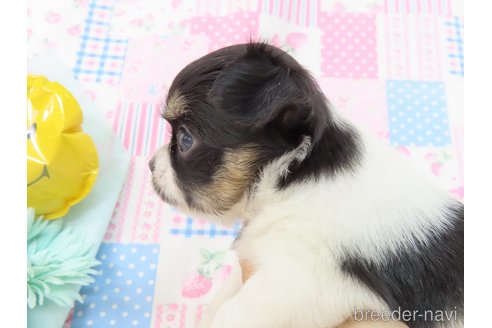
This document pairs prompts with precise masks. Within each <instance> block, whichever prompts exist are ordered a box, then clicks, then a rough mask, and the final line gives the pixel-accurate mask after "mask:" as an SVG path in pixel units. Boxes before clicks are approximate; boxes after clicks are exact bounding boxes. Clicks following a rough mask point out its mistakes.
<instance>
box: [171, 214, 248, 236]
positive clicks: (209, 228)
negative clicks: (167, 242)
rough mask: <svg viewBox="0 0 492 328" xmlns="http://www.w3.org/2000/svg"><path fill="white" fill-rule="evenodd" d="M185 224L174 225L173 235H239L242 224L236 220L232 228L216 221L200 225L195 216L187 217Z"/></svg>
mask: <svg viewBox="0 0 492 328" xmlns="http://www.w3.org/2000/svg"><path fill="white" fill-rule="evenodd" d="M183 223H184V225H183V224H179V225H178V227H173V228H171V229H170V230H169V232H170V233H171V234H172V235H179V236H184V237H186V238H190V237H193V236H206V237H210V238H215V237H234V238H235V237H237V236H238V235H239V230H240V229H241V224H240V223H239V222H236V223H235V224H234V225H233V226H232V228H230V229H227V228H225V227H222V226H219V225H216V224H214V223H207V225H206V227H198V226H197V225H198V224H197V223H196V222H195V220H193V218H191V217H187V218H186V219H185V220H184V222H183Z"/></svg>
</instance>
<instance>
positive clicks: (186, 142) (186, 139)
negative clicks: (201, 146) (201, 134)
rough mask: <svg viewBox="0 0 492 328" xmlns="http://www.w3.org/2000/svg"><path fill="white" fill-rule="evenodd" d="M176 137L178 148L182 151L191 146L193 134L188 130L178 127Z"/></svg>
mask: <svg viewBox="0 0 492 328" xmlns="http://www.w3.org/2000/svg"><path fill="white" fill-rule="evenodd" d="M177 137H178V138H177V139H178V147H179V150H180V151H182V152H183V153H185V152H187V151H188V150H190V148H191V146H193V136H192V135H191V134H190V133H189V132H188V130H186V129H185V128H183V127H180V128H179V130H178V136H177Z"/></svg>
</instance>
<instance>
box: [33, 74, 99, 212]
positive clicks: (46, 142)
mask: <svg viewBox="0 0 492 328" xmlns="http://www.w3.org/2000/svg"><path fill="white" fill-rule="evenodd" d="M27 100H28V108H27V207H33V208H35V210H36V215H43V217H44V218H46V219H56V218H59V217H62V216H63V215H65V214H66V213H67V212H68V210H69V209H70V207H71V206H72V205H74V204H77V203H78V202H80V201H81V200H82V199H83V198H84V197H85V196H87V194H88V193H89V192H90V190H91V188H92V186H93V185H94V182H95V181H96V176H97V173H98V171H99V160H98V156H97V150H96V147H95V145H94V143H93V142H92V140H91V138H90V137H89V135H87V134H86V133H84V132H83V131H82V128H81V124H82V111H81V109H80V106H79V104H78V103H77V101H76V100H75V98H74V97H73V96H72V95H71V94H70V92H68V91H67V90H66V89H65V88H64V87H63V86H62V85H61V84H59V83H57V82H50V81H49V80H48V79H46V78H45V77H43V76H33V75H28V77H27Z"/></svg>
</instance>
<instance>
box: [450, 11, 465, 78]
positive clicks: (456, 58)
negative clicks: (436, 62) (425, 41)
mask: <svg viewBox="0 0 492 328" xmlns="http://www.w3.org/2000/svg"><path fill="white" fill-rule="evenodd" d="M446 28H447V32H448V37H447V38H446V42H447V47H448V58H449V64H450V70H449V73H451V74H452V75H460V76H464V74H465V69H464V66H465V59H464V57H465V54H464V42H463V23H462V21H461V20H460V18H459V17H457V16H455V17H454V18H453V20H452V21H447V22H446Z"/></svg>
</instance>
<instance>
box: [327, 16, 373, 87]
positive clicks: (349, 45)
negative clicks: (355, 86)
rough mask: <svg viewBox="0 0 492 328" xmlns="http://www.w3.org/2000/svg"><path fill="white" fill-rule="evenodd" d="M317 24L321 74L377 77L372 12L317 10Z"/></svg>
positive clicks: (343, 76)
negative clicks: (319, 40)
mask: <svg viewBox="0 0 492 328" xmlns="http://www.w3.org/2000/svg"><path fill="white" fill-rule="evenodd" d="M319 24H320V29H321V31H322V36H321V69H322V72H323V75H324V76H332V77H341V78H377V77H378V60H377V41H376V37H377V34H376V16H375V15H373V14H366V13H344V12H336V13H335V12H321V13H320V17H319Z"/></svg>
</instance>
